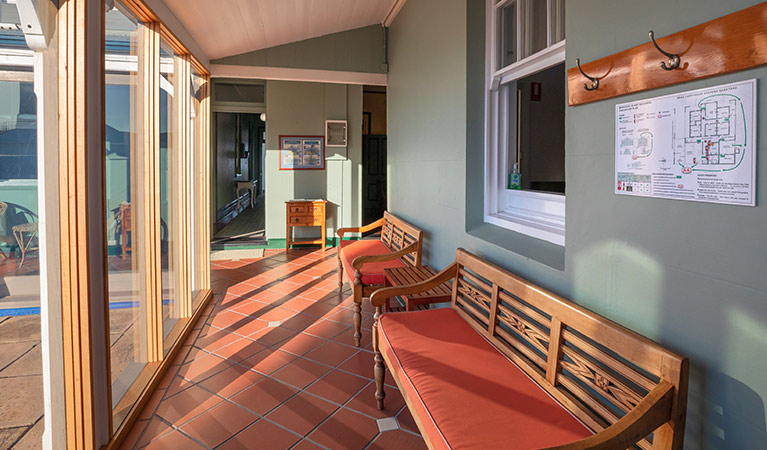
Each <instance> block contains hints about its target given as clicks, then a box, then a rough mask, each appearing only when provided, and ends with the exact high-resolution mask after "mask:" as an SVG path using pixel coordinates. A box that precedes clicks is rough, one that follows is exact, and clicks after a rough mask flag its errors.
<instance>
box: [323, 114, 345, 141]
mask: <svg viewBox="0 0 767 450" xmlns="http://www.w3.org/2000/svg"><path fill="white" fill-rule="evenodd" d="M346 125H347V124H346V121H345V120H326V121H325V140H326V141H327V143H328V147H346V142H347V133H346V131H347V130H346Z"/></svg>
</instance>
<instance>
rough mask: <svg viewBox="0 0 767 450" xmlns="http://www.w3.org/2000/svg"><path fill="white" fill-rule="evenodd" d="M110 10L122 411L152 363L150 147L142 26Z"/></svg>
mask: <svg viewBox="0 0 767 450" xmlns="http://www.w3.org/2000/svg"><path fill="white" fill-rule="evenodd" d="M109 4H110V2H107V7H106V22H105V62H104V64H105V70H106V86H105V90H104V103H105V110H104V120H105V130H104V131H105V143H106V148H105V152H104V153H105V155H106V156H105V158H106V161H105V164H106V165H105V169H106V172H105V177H106V180H105V188H106V193H105V194H106V215H107V232H106V239H107V253H108V256H107V258H108V261H109V265H108V269H109V275H108V276H109V332H110V338H111V339H110V342H111V358H110V361H111V365H112V367H111V374H112V380H111V381H112V402H113V407H114V406H115V405H117V403H118V402H119V401H120V399H121V398H122V397H123V395H124V394H125V392H126V390H127V389H128V388H129V387H130V386H131V384H133V382H134V381H135V379H136V377H137V376H138V374H139V372H140V371H141V369H142V368H143V367H144V365H145V364H146V361H147V357H146V348H147V346H146V337H147V332H146V325H145V317H146V292H145V291H144V279H145V273H146V270H145V267H144V258H143V250H144V244H145V237H144V236H143V234H142V229H141V226H140V224H141V223H143V222H144V217H145V209H144V204H143V202H142V199H143V198H144V181H145V180H144V177H143V173H144V167H143V156H144V146H143V139H142V136H141V131H142V126H143V125H142V108H143V106H142V100H143V98H144V96H143V95H142V91H141V85H140V79H139V78H140V77H139V70H138V69H139V64H138V57H139V53H138V49H139V48H141V45H140V41H141V39H142V34H143V31H144V28H143V25H142V23H141V22H140V21H139V20H138V19H137V18H136V17H134V16H133V15H132V14H131V13H130V12H129V11H128V10H127V9H126V8H124V7H120V5H119V3H118V4H117V7H115V8H112V9H110V8H109Z"/></svg>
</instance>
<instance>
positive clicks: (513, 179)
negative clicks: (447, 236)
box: [507, 63, 567, 194]
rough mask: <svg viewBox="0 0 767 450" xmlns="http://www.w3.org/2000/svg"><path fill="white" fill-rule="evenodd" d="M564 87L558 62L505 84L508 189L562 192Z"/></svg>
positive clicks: (563, 187) (562, 65) (563, 75)
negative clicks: (514, 82)
mask: <svg viewBox="0 0 767 450" xmlns="http://www.w3.org/2000/svg"><path fill="white" fill-rule="evenodd" d="M565 84H566V71H565V65H564V63H562V64H558V65H556V66H553V67H550V68H548V69H546V70H543V71H541V72H538V73H536V74H533V75H529V76H527V77H524V78H520V79H519V80H516V88H514V84H510V85H509V89H508V96H509V97H508V99H509V108H510V109H511V111H509V142H508V149H509V153H508V155H509V161H510V164H511V166H510V167H509V180H508V186H507V187H508V188H509V189H522V190H528V191H542V192H553V193H562V194H563V193H564V192H565V105H566V104H567V103H566V95H565ZM515 162H516V164H514V163H515Z"/></svg>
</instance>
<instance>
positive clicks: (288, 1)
mask: <svg viewBox="0 0 767 450" xmlns="http://www.w3.org/2000/svg"><path fill="white" fill-rule="evenodd" d="M396 1H397V0H192V1H190V0H165V3H166V4H167V5H168V7H169V8H170V9H171V10H172V11H173V13H174V14H175V15H176V17H178V19H179V20H180V21H181V23H182V24H183V25H184V26H185V27H186V28H187V30H189V32H190V33H191V35H192V36H193V37H194V38H195V40H196V41H197V43H199V44H200V47H202V50H203V51H204V52H205V54H206V55H207V56H208V58H210V59H217V58H223V57H225V56H231V55H239V54H240V53H246V52H252V51H255V50H260V49H263V48H269V47H274V46H277V45H282V44H288V43H291V42H297V41H303V40H305V39H311V38H315V37H319V36H324V35H327V34H332V33H338V32H341V31H347V30H352V29H355V28H360V27H365V26H369V25H375V24H379V23H381V22H383V20H384V18H385V17H386V14H387V13H388V12H389V11H390V10H391V8H392V6H393V5H394V4H395V3H396Z"/></svg>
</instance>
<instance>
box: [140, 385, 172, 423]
mask: <svg viewBox="0 0 767 450" xmlns="http://www.w3.org/2000/svg"><path fill="white" fill-rule="evenodd" d="M164 396H165V389H157V390H155V391H154V392H153V393H152V396H151V397H149V401H148V402H147V403H146V405H144V409H143V410H142V411H141V414H139V416H138V418H139V420H142V419H149V418H151V417H152V415H153V414H154V410H155V409H157V405H159V404H160V400H162V398H163V397H164Z"/></svg>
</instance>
